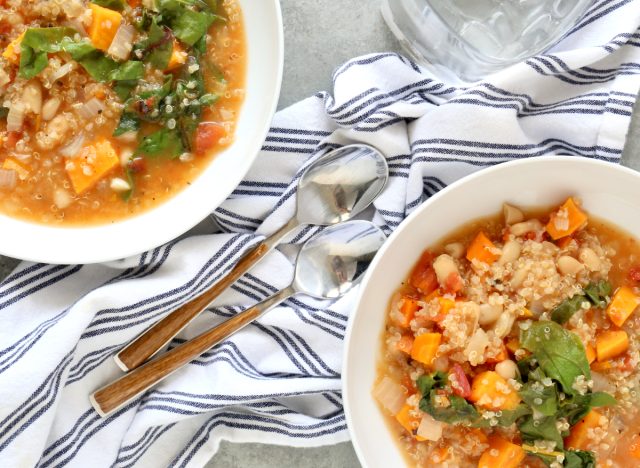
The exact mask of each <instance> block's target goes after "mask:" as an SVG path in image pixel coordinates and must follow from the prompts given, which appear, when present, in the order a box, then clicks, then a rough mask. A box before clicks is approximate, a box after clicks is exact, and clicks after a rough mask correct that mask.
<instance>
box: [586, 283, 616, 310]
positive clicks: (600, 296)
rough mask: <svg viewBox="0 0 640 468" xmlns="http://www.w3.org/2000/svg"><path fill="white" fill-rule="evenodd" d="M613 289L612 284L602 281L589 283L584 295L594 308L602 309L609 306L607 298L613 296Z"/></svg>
mask: <svg viewBox="0 0 640 468" xmlns="http://www.w3.org/2000/svg"><path fill="white" fill-rule="evenodd" d="M611 289H612V288H611V283H609V282H608V281H600V282H598V283H589V284H588V285H587V287H586V288H584V293H585V295H586V296H587V298H588V299H589V300H590V301H591V303H592V304H593V305H594V306H596V307H601V308H602V307H606V305H607V297H609V296H611Z"/></svg>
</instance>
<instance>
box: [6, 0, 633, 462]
mask: <svg viewBox="0 0 640 468" xmlns="http://www.w3.org/2000/svg"><path fill="white" fill-rule="evenodd" d="M281 3H282V9H283V16H284V27H285V42H286V44H287V47H286V53H285V73H284V81H283V85H282V94H281V98H280V103H279V107H280V108H283V107H286V106H288V105H290V104H292V103H294V102H296V101H298V100H300V99H303V98H304V97H307V96H309V95H311V94H313V93H314V92H316V91H319V90H330V89H331V72H332V71H333V70H334V68H336V67H337V66H338V65H340V64H341V63H342V62H344V61H346V60H348V59H349V58H352V57H354V56H357V55H361V54H365V53H370V52H379V51H389V50H395V51H399V45H398V43H397V42H396V41H395V39H394V38H393V37H392V36H391V34H390V33H389V32H388V31H387V29H386V27H385V25H384V23H383V21H382V18H381V16H380V13H379V4H380V0H358V1H352V0H351V1H350V0H281ZM623 162H624V164H625V165H627V166H630V167H633V168H634V169H637V170H640V106H639V105H637V106H636V111H635V118H634V121H633V123H632V126H631V130H630V133H629V139H628V145H627V149H626V151H625V154H624V157H623ZM16 263H17V262H16V261H15V260H13V259H7V258H0V278H3V277H4V276H5V275H6V274H7V273H8V272H9V271H10V270H11V269H12V268H13V267H14V266H15V265H16ZM358 466H359V464H358V461H357V458H356V456H355V453H354V451H353V448H352V446H351V444H349V443H343V444H338V445H335V446H330V447H323V448H316V449H296V448H290V447H277V446H271V445H261V444H231V443H223V444H222V446H221V448H220V451H219V452H218V454H217V455H216V456H215V457H214V459H213V460H212V461H211V462H210V463H209V464H208V465H207V468H236V467H238V468H240V467H241V468H261V467H279V468H289V467H290V468H304V467H314V468H334V467H340V468H350V467H358Z"/></svg>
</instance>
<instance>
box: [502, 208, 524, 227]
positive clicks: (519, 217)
mask: <svg viewBox="0 0 640 468" xmlns="http://www.w3.org/2000/svg"><path fill="white" fill-rule="evenodd" d="M502 213H503V214H504V222H505V224H507V225H509V226H510V225H512V224H516V223H519V222H521V221H524V214H523V213H522V211H520V210H519V209H518V208H516V207H515V206H511V205H509V204H507V203H505V204H503V205H502Z"/></svg>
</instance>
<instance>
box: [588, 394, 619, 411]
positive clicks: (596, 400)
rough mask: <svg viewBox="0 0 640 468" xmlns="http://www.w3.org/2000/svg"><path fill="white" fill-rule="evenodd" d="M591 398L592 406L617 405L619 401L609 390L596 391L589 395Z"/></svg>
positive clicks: (590, 403)
mask: <svg viewBox="0 0 640 468" xmlns="http://www.w3.org/2000/svg"><path fill="white" fill-rule="evenodd" d="M589 396H590V397H591V400H590V401H589V406H591V408H598V407H600V406H615V405H617V404H618V401H617V400H616V399H615V398H614V397H613V396H612V395H610V394H608V393H607V392H595V393H591V394H590V395H589Z"/></svg>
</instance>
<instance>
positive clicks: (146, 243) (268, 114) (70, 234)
mask: <svg viewBox="0 0 640 468" xmlns="http://www.w3.org/2000/svg"><path fill="white" fill-rule="evenodd" d="M239 1H240V4H241V6H242V12H243V17H244V22H245V27H246V26H247V23H248V21H249V20H248V18H252V21H253V22H257V21H258V20H260V21H263V20H264V15H262V14H260V15H259V16H260V18H258V17H257V15H258V13H255V14H254V13H251V14H250V13H249V11H250V9H249V3H251V2H250V1H248V0H239ZM259 10H260V11H261V12H263V13H267V14H268V18H269V19H271V20H272V21H270V24H267V25H266V26H265V34H263V35H266V34H269V35H270V37H269V41H268V42H266V43H265V44H262V45H259V46H255V47H269V48H270V49H269V54H268V55H269V60H270V63H272V64H273V68H272V70H273V71H274V74H273V75H272V76H271V78H270V79H269V83H268V84H266V85H265V86H266V89H265V91H266V90H268V94H263V95H262V96H263V97H262V98H261V102H262V107H261V108H260V115H261V116H262V115H263V116H265V117H264V118H263V119H262V121H260V120H256V123H255V124H254V123H253V122H251V132H250V134H251V139H250V141H248V142H246V144H245V146H244V148H243V150H242V151H241V155H242V159H241V160H240V162H239V163H238V164H237V166H236V167H237V170H234V171H233V172H231V173H230V174H228V175H226V176H225V178H224V180H223V187H221V188H217V191H216V193H215V194H213V195H211V192H207V191H206V188H205V187H204V185H203V184H204V182H199V181H201V180H203V179H205V174H207V172H208V171H209V168H210V167H211V166H212V165H214V163H215V159H216V158H224V155H225V154H226V153H227V152H231V151H233V147H234V145H235V143H232V144H231V145H230V146H229V147H228V148H226V149H224V150H223V151H222V152H221V153H220V154H218V155H216V156H214V158H213V159H212V160H211V161H210V162H209V164H208V165H207V166H205V168H204V169H203V170H202V171H201V172H200V173H199V174H198V175H197V176H196V177H195V178H194V181H193V182H192V184H191V186H190V187H186V188H184V189H182V190H180V191H178V192H177V193H175V194H173V195H172V196H171V197H169V198H168V199H167V200H164V201H163V202H161V203H160V204H158V205H156V206H153V207H151V208H149V209H147V210H144V211H143V212H141V213H138V214H136V215H133V216H127V217H124V218H122V219H118V220H116V221H114V222H112V223H102V224H89V225H82V224H80V225H70V226H65V225H62V226H55V225H47V224H43V223H38V222H34V221H30V220H25V219H22V218H17V217H14V216H9V215H6V214H4V213H0V227H1V229H3V230H4V232H5V235H4V236H3V237H4V238H5V242H0V255H4V256H7V257H12V258H16V259H20V260H24V261H32V262H43V263H51V264H91V263H103V262H110V261H114V260H119V259H124V258H127V257H132V256H135V255H138V254H140V253H142V252H145V251H148V250H151V249H154V248H157V247H158V246H161V245H163V244H165V243H167V242H170V241H172V240H173V239H176V238H178V237H179V236H180V235H182V234H184V233H185V232H187V231H188V230H190V229H191V228H193V227H194V226H196V225H197V224H199V223H200V222H202V221H203V220H204V219H206V218H207V216H209V215H210V214H211V213H212V212H213V211H214V210H215V209H216V208H217V207H218V206H219V205H220V204H221V203H222V202H223V201H224V200H226V199H227V197H228V196H229V195H230V194H231V193H232V192H233V190H234V189H235V188H236V187H237V185H238V184H239V183H240V182H241V181H242V179H243V178H244V177H245V176H246V174H247V172H248V171H249V170H250V168H251V167H252V165H253V164H254V162H255V160H256V158H257V157H258V154H259V152H260V148H261V147H262V144H263V143H264V140H265V138H266V136H267V133H268V131H269V128H270V126H271V122H272V119H273V115H274V114H275V111H276V109H277V105H278V101H279V97H280V91H281V87H282V77H283V69H284V28H283V20H282V10H281V6H280V1H279V0H263V1H262V2H260V8H259ZM250 15H251V16H250ZM245 34H246V37H247V44H248V45H247V53H248V58H247V67H246V69H247V78H246V79H247V82H248V80H249V76H248V73H249V70H250V69H251V63H252V60H254V59H253V57H255V56H256V55H260V54H257V53H256V51H255V50H253V51H252V52H253V54H251V53H250V49H252V46H251V44H250V43H249V37H250V33H249V32H248V30H245ZM255 60H256V61H259V58H258V59H255ZM264 96H266V98H265V97H264ZM252 101H253V102H256V101H258V99H257V98H253V99H252ZM249 111H250V109H248V108H247V102H246V101H245V102H244V103H243V104H242V106H241V110H240V118H239V121H238V122H239V123H240V122H244V121H245V120H246V121H248V120H249V119H250V117H243V114H244V115H245V116H246V115H248V113H249ZM261 118H262V117H261ZM245 127H248V125H246V124H245ZM221 164H225V165H228V164H229V163H228V162H224V163H221ZM185 194H186V195H185ZM198 194H199V195H200V197H197V195H198ZM206 196H208V198H206ZM196 199H199V200H201V201H202V200H204V202H200V203H198V202H194V200H196ZM187 202H190V203H188V204H187ZM176 213H177V214H179V216H180V218H179V219H180V222H165V221H166V220H167V219H171V215H172V214H174V215H175V214H176ZM161 223H162V225H161V227H162V228H161V229H158V226H159V225H160V224H161ZM6 233H9V234H8V235H7V234H6ZM131 233H135V235H133V234H131ZM109 238H111V239H112V240H113V242H112V243H111V244H110V245H109V246H108V247H104V246H103V248H101V247H100V246H99V245H98V246H96V245H92V242H91V241H95V240H98V241H100V240H104V239H109ZM61 240H63V241H62V242H60V241H61ZM56 242H58V243H56ZM61 244H62V245H61Z"/></svg>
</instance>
